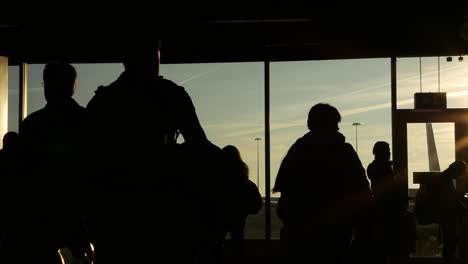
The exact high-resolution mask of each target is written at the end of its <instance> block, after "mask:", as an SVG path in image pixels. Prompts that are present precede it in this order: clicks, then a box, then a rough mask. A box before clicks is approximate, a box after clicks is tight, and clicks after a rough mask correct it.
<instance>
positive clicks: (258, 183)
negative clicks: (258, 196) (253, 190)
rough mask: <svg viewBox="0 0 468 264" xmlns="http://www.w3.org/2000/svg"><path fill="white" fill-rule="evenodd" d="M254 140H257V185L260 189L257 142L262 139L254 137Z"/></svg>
mask: <svg viewBox="0 0 468 264" xmlns="http://www.w3.org/2000/svg"><path fill="white" fill-rule="evenodd" d="M255 140H256V141H257V187H258V188H259V189H260V173H259V168H260V167H259V164H258V163H259V160H260V159H259V144H258V143H259V142H260V140H262V139H261V138H259V137H258V138H255Z"/></svg>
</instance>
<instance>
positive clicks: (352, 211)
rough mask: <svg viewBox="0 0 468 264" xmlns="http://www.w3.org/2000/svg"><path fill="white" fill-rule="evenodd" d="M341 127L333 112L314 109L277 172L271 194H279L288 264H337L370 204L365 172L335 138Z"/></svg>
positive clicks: (348, 148) (347, 146)
mask: <svg viewBox="0 0 468 264" xmlns="http://www.w3.org/2000/svg"><path fill="white" fill-rule="evenodd" d="M340 121H341V115H340V113H339V112H338V110H337V109H336V108H335V107H333V106H331V105H329V104H323V103H319V104H316V105H314V106H313V107H312V108H311V109H310V111H309V115H308V120H307V126H308V128H309V130H310V131H309V132H308V133H307V134H305V135H304V136H303V137H301V138H299V139H298V140H297V141H296V142H295V143H294V144H293V145H292V146H291V148H290V149H289V151H288V153H287V154H286V156H285V157H284V159H283V161H282V163H281V166H280V169H279V171H278V175H277V178H276V182H275V186H274V188H273V191H274V192H281V197H280V198H279V200H278V208H277V213H278V216H279V218H280V219H281V221H282V223H283V227H282V229H281V234H280V236H281V240H282V241H284V242H285V244H286V247H287V253H288V262H287V263H312V262H313V261H314V260H318V259H323V260H326V261H327V263H341V262H342V261H343V259H344V256H345V254H346V251H347V250H348V247H349V245H350V242H351V238H352V234H353V229H354V226H355V225H356V224H357V222H358V221H359V220H360V217H359V216H361V214H362V213H363V212H362V210H364V208H366V207H367V206H368V204H369V202H370V188H369V182H368V180H367V177H366V174H365V170H364V168H363V167H362V164H361V161H360V160H359V157H358V156H357V154H356V152H355V151H354V149H353V147H352V146H351V145H350V144H349V143H346V142H345V137H344V136H343V135H342V134H341V133H339V132H338V129H339V128H338V123H339V122H340Z"/></svg>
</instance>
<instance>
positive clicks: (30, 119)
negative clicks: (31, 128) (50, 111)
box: [22, 108, 46, 123]
mask: <svg viewBox="0 0 468 264" xmlns="http://www.w3.org/2000/svg"><path fill="white" fill-rule="evenodd" d="M45 114H46V110H45V108H41V109H39V110H37V111H35V112H32V113H31V114H29V115H28V116H26V117H25V118H24V119H23V121H22V123H31V122H36V120H40V119H42V118H43V116H44V115H45Z"/></svg>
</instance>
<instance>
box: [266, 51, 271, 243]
mask: <svg viewBox="0 0 468 264" xmlns="http://www.w3.org/2000/svg"><path fill="white" fill-rule="evenodd" d="M270 190H271V188H270V61H268V60H266V61H265V239H266V240H271V192H270Z"/></svg>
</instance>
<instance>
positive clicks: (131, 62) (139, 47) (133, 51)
mask: <svg viewBox="0 0 468 264" xmlns="http://www.w3.org/2000/svg"><path fill="white" fill-rule="evenodd" d="M130 43H131V44H129V45H127V46H126V49H125V51H123V52H122V54H123V64H124V67H125V71H126V72H127V73H128V74H130V75H132V76H135V77H139V78H150V77H154V76H158V75H159V64H160V53H159V52H160V48H161V41H160V40H159V39H157V38H151V37H134V38H133V40H132V39H130Z"/></svg>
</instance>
